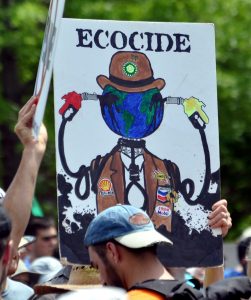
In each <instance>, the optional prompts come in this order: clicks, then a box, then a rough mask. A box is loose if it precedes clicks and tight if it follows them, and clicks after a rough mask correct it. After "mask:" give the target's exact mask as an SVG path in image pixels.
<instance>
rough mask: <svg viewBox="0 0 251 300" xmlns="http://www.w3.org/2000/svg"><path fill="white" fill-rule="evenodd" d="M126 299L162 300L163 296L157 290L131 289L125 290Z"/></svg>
mask: <svg viewBox="0 0 251 300" xmlns="http://www.w3.org/2000/svg"><path fill="white" fill-rule="evenodd" d="M127 298H128V300H164V299H165V297H164V296H163V295H161V294H159V293H157V292H154V291H150V290H145V289H134V290H133V289H132V290H130V291H128V292H127Z"/></svg>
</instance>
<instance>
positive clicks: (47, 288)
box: [33, 283, 102, 295]
mask: <svg viewBox="0 0 251 300" xmlns="http://www.w3.org/2000/svg"><path fill="white" fill-rule="evenodd" d="M101 286H102V285H101V284H86V285H82V284H67V283H65V284H46V283H45V284H36V285H35V286H34V287H33V289H34V291H35V293H36V294H38V295H44V294H49V293H66V292H68V291H76V290H80V289H86V288H94V287H101Z"/></svg>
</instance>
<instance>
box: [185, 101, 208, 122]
mask: <svg viewBox="0 0 251 300" xmlns="http://www.w3.org/2000/svg"><path fill="white" fill-rule="evenodd" d="M205 106H206V105H205V104H204V103H203V102H202V101H200V100H199V99H196V98H194V97H190V98H188V99H185V100H184V102H183V107H184V112H185V114H186V115H187V116H188V118H190V117H191V116H193V115H195V114H196V115H199V117H200V118H201V119H202V121H203V122H204V124H208V122H209V118H208V116H207V115H206V113H205V112H204V110H203V109H202V107H205Z"/></svg>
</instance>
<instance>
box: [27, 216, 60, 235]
mask: <svg viewBox="0 0 251 300" xmlns="http://www.w3.org/2000/svg"><path fill="white" fill-rule="evenodd" d="M55 226H56V225H55V222H54V220H53V219H52V218H47V217H32V218H31V219H30V221H29V224H28V226H27V229H26V231H25V234H26V235H33V236H36V235H37V232H38V230H43V229H48V228H51V227H55Z"/></svg>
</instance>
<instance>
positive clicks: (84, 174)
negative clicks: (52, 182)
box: [58, 91, 90, 200]
mask: <svg viewBox="0 0 251 300" xmlns="http://www.w3.org/2000/svg"><path fill="white" fill-rule="evenodd" d="M62 99H64V100H65V103H64V105H63V106H62V107H61V108H60V110H59V113H60V114H61V115H62V122H61V125H60V127H59V132H58V149H59V156H60V160H61V164H62V167H63V169H64V171H65V172H66V173H67V174H68V175H69V176H71V177H73V178H77V180H76V183H75V194H76V196H77V197H78V198H79V199H81V200H85V199H87V198H88V197H89V194H90V178H89V169H90V168H89V167H86V166H85V165H82V166H80V167H79V170H78V171H77V172H73V171H71V170H70V168H69V166H68V163H67V160H66V157H65V147H64V134H65V127H66V124H67V122H68V121H71V120H72V119H73V117H74V116H75V115H76V113H77V112H78V111H79V109H80V108H81V101H82V100H83V97H82V94H78V93H76V92H74V91H73V92H70V93H68V94H66V95H64V96H63V97H62ZM83 179H85V192H84V193H83V194H81V192H80V186H81V183H82V180H83Z"/></svg>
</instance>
